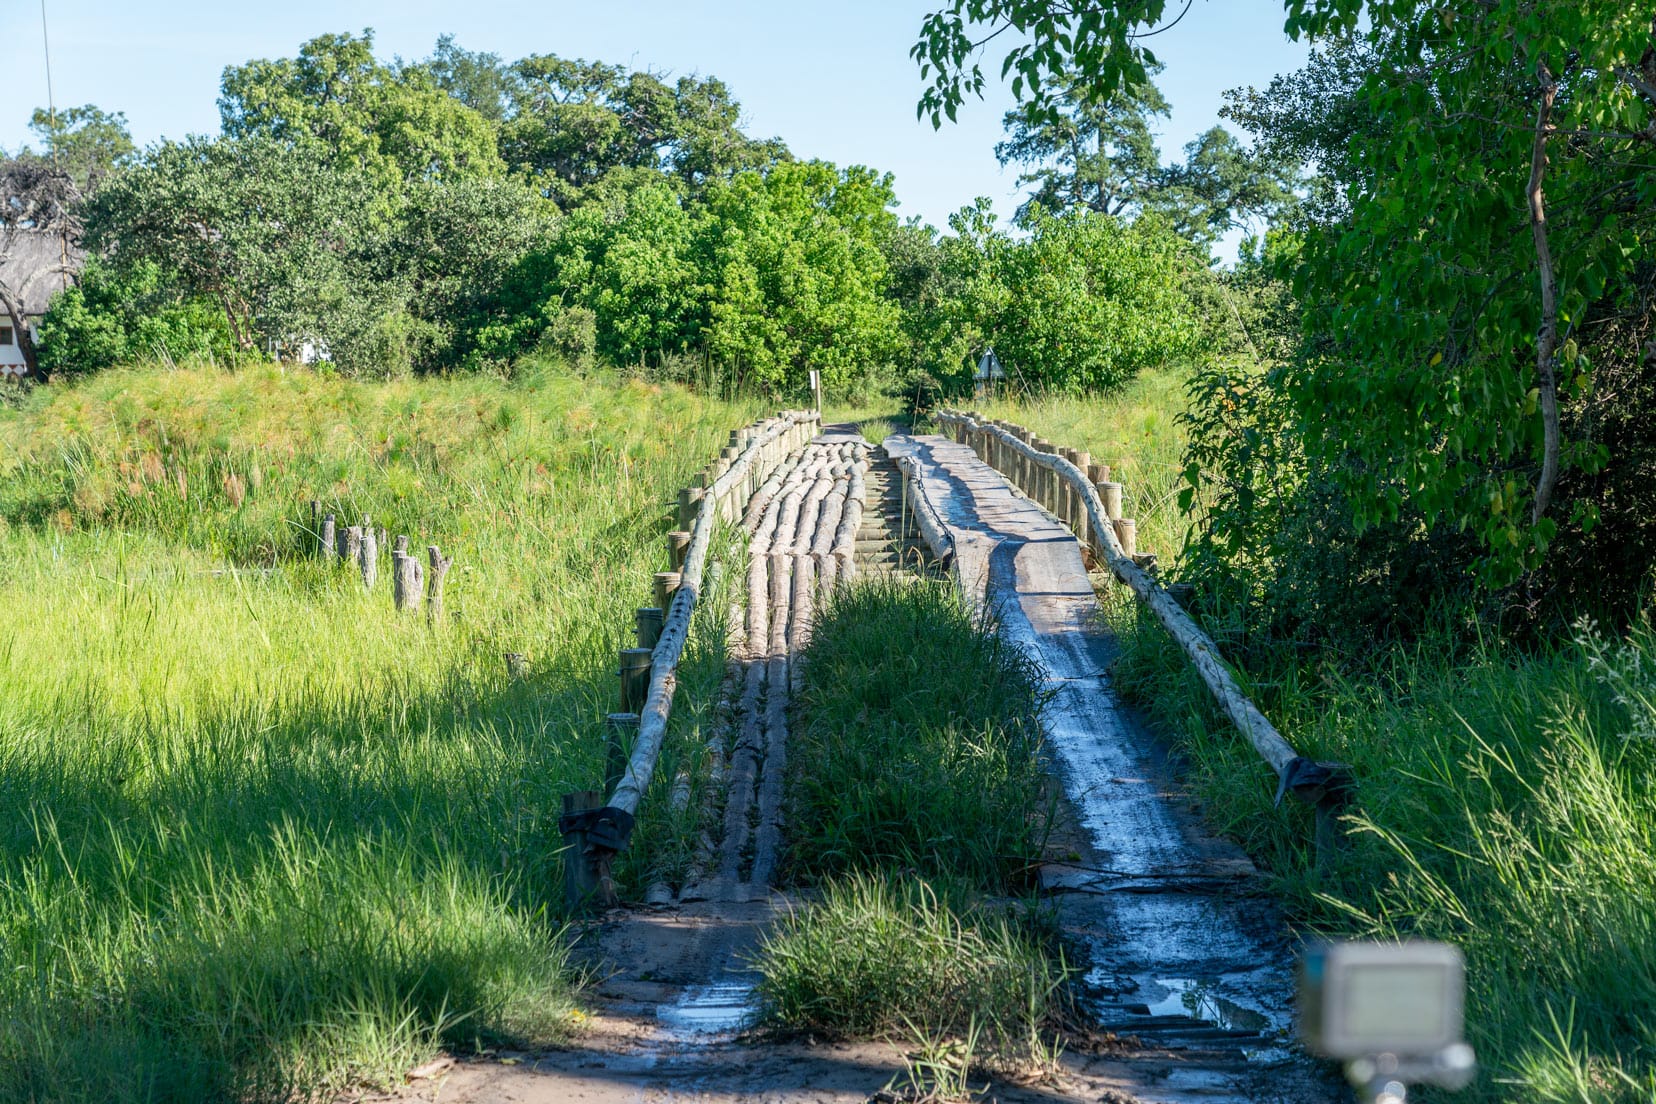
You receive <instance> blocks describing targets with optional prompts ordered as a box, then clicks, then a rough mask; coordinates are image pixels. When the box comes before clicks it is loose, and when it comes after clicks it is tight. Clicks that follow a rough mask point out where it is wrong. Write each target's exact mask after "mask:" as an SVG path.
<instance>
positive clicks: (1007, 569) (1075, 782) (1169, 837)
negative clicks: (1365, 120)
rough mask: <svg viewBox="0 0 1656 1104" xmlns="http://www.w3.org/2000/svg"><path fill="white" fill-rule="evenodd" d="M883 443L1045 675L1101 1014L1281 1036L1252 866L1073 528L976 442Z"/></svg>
mask: <svg viewBox="0 0 1656 1104" xmlns="http://www.w3.org/2000/svg"><path fill="white" fill-rule="evenodd" d="M885 449H886V451H887V452H888V453H889V454H891V455H892V456H893V457H894V458H896V459H897V460H898V462H899V463H902V464H905V466H906V468H907V470H908V472H909V476H910V479H911V481H913V482H915V483H916V484H917V486H915V487H914V488H913V491H914V492H915V493H917V494H920V495H923V496H925V498H926V499H927V500H928V501H929V503H930V504H931V506H932V507H934V508H935V510H936V513H937V515H938V517H939V519H940V520H941V523H942V526H943V528H944V530H945V536H946V538H947V539H948V540H949V541H950V542H951V543H952V545H953V556H954V559H953V568H952V570H953V571H954V573H955V575H956V581H957V583H958V584H959V586H960V588H961V590H962V591H963V592H964V593H965V594H966V596H967V597H968V598H969V599H970V600H971V601H973V602H974V603H976V604H979V605H980V606H981V607H982V608H983V609H985V610H986V611H987V612H988V613H989V614H990V615H991V616H993V617H994V618H995V619H996V620H997V622H998V624H999V626H1000V628H1001V631H1002V632H1003V633H1004V634H1006V635H1007V636H1009V637H1010V638H1012V639H1013V640H1015V641H1017V642H1018V643H1019V644H1021V645H1022V646H1023V647H1024V648H1025V649H1026V650H1027V651H1028V653H1029V654H1030V655H1031V656H1033V657H1034V658H1036V659H1037V660H1038V661H1039V662H1040V664H1041V666H1042V668H1043V671H1044V674H1045V676H1046V678H1047V680H1048V681H1047V685H1048V689H1049V690H1050V692H1051V693H1052V699H1051V702H1050V704H1049V705H1048V707H1047V709H1046V712H1045V714H1044V718H1043V720H1044V723H1043V727H1044V729H1045V731H1046V735H1047V739H1048V743H1049V748H1050V750H1051V752H1052V754H1053V758H1054V759H1055V760H1056V764H1057V766H1058V768H1059V771H1058V773H1059V775H1060V777H1061V780H1062V783H1063V787H1064V791H1065V795H1066V797H1067V798H1068V801H1069V805H1070V807H1071V808H1072V809H1073V810H1074V814H1075V816H1076V819H1077V820H1079V822H1080V827H1081V829H1082V831H1083V834H1084V836H1085V839H1086V843H1087V844H1088V845H1089V848H1090V851H1091V854H1090V855H1084V857H1083V858H1082V860H1080V861H1079V862H1077V863H1075V864H1074V865H1073V866H1063V865H1060V866H1054V867H1050V868H1049V871H1048V882H1049V887H1050V888H1052V889H1054V890H1056V891H1058V892H1060V893H1066V891H1067V893H1066V895H1067V896H1068V898H1069V899H1070V900H1071V901H1074V902H1079V903H1080V904H1081V905H1082V906H1083V908H1084V910H1090V911H1092V912H1093V913H1094V914H1095V916H1096V921H1095V922H1094V923H1091V924H1088V925H1086V926H1088V927H1092V928H1095V929H1096V930H1097V931H1098V932H1099V937H1098V938H1097V939H1096V940H1094V941H1093V944H1094V945H1093V947H1092V948H1091V950H1092V955H1093V963H1094V970H1093V971H1092V980H1093V981H1094V982H1095V983H1096V984H1097V985H1098V986H1099V987H1100V989H1101V990H1103V991H1104V993H1105V994H1106V996H1105V998H1104V1001H1105V1003H1104V1004H1103V1005H1102V1006H1101V1007H1100V1008H1099V1009H1098V1012H1099V1013H1100V1015H1101V1018H1102V1019H1103V1020H1104V1021H1105V1022H1107V1023H1111V1025H1112V1027H1113V1029H1115V1030H1119V1031H1121V1032H1122V1033H1124V1034H1125V1033H1129V1032H1136V1033H1139V1034H1144V1035H1147V1034H1148V1033H1149V1032H1150V1031H1152V1030H1153V1031H1155V1032H1159V1033H1162V1034H1161V1036H1160V1037H1169V1036H1172V1037H1178V1036H1180V1035H1181V1034H1183V1035H1185V1036H1187V1037H1188V1038H1190V1039H1191V1041H1193V1042H1194V1041H1195V1040H1198V1039H1201V1038H1205V1037H1208V1036H1207V1035H1205V1034H1204V1033H1205V1032H1211V1031H1212V1030H1214V1029H1215V1028H1219V1029H1229V1030H1237V1031H1238V1032H1239V1035H1245V1034H1246V1033H1247V1032H1248V1031H1249V1030H1254V1031H1259V1032H1261V1037H1260V1038H1258V1039H1256V1041H1255V1042H1254V1043H1252V1044H1251V1046H1252V1047H1255V1048H1257V1047H1260V1046H1261V1045H1268V1041H1269V1040H1271V1039H1272V1038H1279V1037H1280V1036H1281V1034H1282V1033H1283V1032H1284V1031H1285V1029H1286V1028H1287V1026H1288V1020H1289V1013H1290V1007H1289V999H1290V996H1291V986H1290V984H1289V980H1288V977H1287V972H1286V965H1287V961H1288V958H1287V955H1286V954H1285V953H1284V950H1283V948H1281V947H1279V946H1269V945H1267V944H1266V942H1265V941H1262V940H1261V939H1260V938H1257V937H1256V936H1255V934H1254V932H1256V931H1259V930H1261V925H1260V924H1259V923H1258V922H1257V921H1258V918H1257V917H1256V916H1252V915H1244V914H1243V911H1242V910H1244V909H1246V908H1247V907H1248V906H1247V904H1246V903H1245V902H1241V901H1239V900H1237V898H1238V897H1239V896H1241V895H1238V894H1235V893H1234V892H1227V891H1234V889H1235V888H1236V887H1237V885H1238V882H1239V881H1241V880H1244V879H1246V878H1248V876H1249V875H1250V874H1251V873H1252V865H1251V864H1250V863H1249V861H1248V859H1247V858H1246V856H1245V855H1243V854H1242V852H1241V851H1240V850H1238V849H1237V848H1235V847H1233V846H1231V845H1229V844H1226V843H1224V842H1222V841H1218V840H1216V839H1213V838H1211V837H1208V836H1206V835H1205V834H1204V833H1203V832H1202V831H1201V829H1200V825H1199V823H1198V822H1197V820H1196V818H1194V817H1192V816H1190V815H1188V814H1187V813H1185V812H1183V811H1181V810H1180V809H1179V808H1178V807H1177V805H1176V804H1175V802H1174V801H1172V800H1170V799H1169V796H1168V794H1167V785H1166V783H1165V776H1164V775H1163V772H1162V770H1161V768H1160V766H1159V763H1160V759H1161V756H1160V755H1159V754H1158V752H1157V749H1156V747H1155V746H1154V743H1153V741H1152V739H1151V738H1150V737H1149V735H1148V734H1147V733H1146V731H1145V729H1144V728H1143V726H1142V725H1141V724H1139V723H1138V722H1137V721H1136V720H1135V719H1134V717H1133V716H1132V715H1131V714H1130V713H1129V712H1128V711H1127V710H1125V709H1124V708H1123V706H1122V705H1121V704H1120V702H1119V700H1118V699H1117V696H1116V694H1115V692H1114V690H1113V689H1112V688H1111V685H1110V679H1109V674H1108V671H1107V668H1108V666H1109V663H1110V661H1111V659H1112V658H1113V654H1114V647H1115V645H1114V640H1113V637H1112V635H1111V633H1110V632H1109V630H1108V628H1107V627H1106V625H1105V624H1104V621H1103V616H1102V610H1101V609H1100V607H1099V603H1098V599H1097V597H1096V595H1095V592H1094V589H1093V583H1092V581H1091V580H1090V579H1089V577H1088V575H1087V571H1086V568H1085V566H1084V565H1083V561H1082V554H1081V548H1080V545H1079V544H1078V543H1077V541H1076V539H1075V537H1074V535H1073V534H1072V533H1071V532H1070V530H1069V529H1068V528H1066V527H1065V526H1063V525H1062V524H1061V523H1060V522H1059V521H1058V519H1057V518H1055V517H1053V516H1052V515H1051V514H1049V513H1048V512H1047V511H1046V510H1044V509H1042V508H1041V507H1040V506H1039V505H1037V504H1036V503H1035V502H1033V501H1031V500H1030V499H1029V498H1027V497H1025V496H1024V495H1023V494H1021V493H1020V492H1018V491H1017V490H1015V489H1013V488H1012V487H1011V486H1010V485H1009V484H1008V482H1007V481H1006V480H1005V479H1004V478H1003V477H1002V476H1001V475H1000V473H999V472H997V471H995V469H994V468H992V467H990V466H989V465H988V464H986V463H984V462H983V461H982V460H981V459H979V457H978V456H977V455H976V453H974V451H973V450H972V449H971V448H970V447H968V446H967V445H962V444H957V443H955V442H954V441H952V440H950V439H948V438H946V437H942V436H895V437H891V438H888V439H887V440H886V442H885ZM905 458H906V459H905ZM1198 990H1199V991H1200V995H1199V997H1191V998H1190V999H1188V1000H1187V999H1184V998H1186V997H1187V996H1189V995H1190V994H1192V993H1195V992H1197V991H1198ZM1168 1012H1172V1013H1174V1014H1175V1015H1174V1016H1173V1017H1172V1018H1171V1019H1169V1018H1168V1017H1167V1016H1166V1015H1165V1013H1168ZM1153 1013H1162V1014H1163V1015H1153ZM1192 1072H1197V1071H1196V1070H1194V1069H1193V1070H1192ZM1201 1072H1202V1074H1203V1075H1204V1076H1212V1075H1213V1074H1214V1073H1215V1072H1217V1071H1216V1070H1215V1069H1214V1067H1213V1066H1212V1065H1211V1064H1206V1065H1205V1068H1203V1069H1202V1070H1201ZM1190 1087H1191V1088H1195V1086H1190ZM1168 1088H1169V1089H1173V1088H1174V1086H1168ZM1210 1088H1211V1087H1210ZM1171 1095H1177V1093H1176V1092H1175V1093H1173V1094H1171Z"/></svg>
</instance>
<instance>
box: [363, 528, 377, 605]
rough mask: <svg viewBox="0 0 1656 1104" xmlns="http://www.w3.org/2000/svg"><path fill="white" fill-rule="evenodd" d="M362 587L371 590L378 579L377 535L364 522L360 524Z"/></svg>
mask: <svg viewBox="0 0 1656 1104" xmlns="http://www.w3.org/2000/svg"><path fill="white" fill-rule="evenodd" d="M358 562H359V563H360V564H361V565H362V589H364V590H373V589H374V583H375V582H376V581H377V580H378V579H379V537H378V536H377V535H376V534H375V533H374V527H373V526H372V525H368V524H366V519H364V524H363V526H362V549H361V558H360V560H359V561H358Z"/></svg>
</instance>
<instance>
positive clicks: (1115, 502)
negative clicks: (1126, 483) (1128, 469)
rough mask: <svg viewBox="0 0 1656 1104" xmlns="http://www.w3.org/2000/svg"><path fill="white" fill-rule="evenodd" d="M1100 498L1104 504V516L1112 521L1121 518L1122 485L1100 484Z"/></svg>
mask: <svg viewBox="0 0 1656 1104" xmlns="http://www.w3.org/2000/svg"><path fill="white" fill-rule="evenodd" d="M1098 497H1099V499H1100V500H1101V501H1102V502H1103V503H1104V516H1105V517H1107V518H1109V519H1110V520H1111V521H1115V520H1117V519H1118V518H1120V517H1121V484H1120V483H1100V484H1099V485H1098Z"/></svg>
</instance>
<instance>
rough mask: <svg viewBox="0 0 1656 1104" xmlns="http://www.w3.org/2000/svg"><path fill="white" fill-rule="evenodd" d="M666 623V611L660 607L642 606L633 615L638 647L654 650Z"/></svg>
mask: <svg viewBox="0 0 1656 1104" xmlns="http://www.w3.org/2000/svg"><path fill="white" fill-rule="evenodd" d="M666 622H667V611H666V610H664V609H663V608H662V607H660V606H642V607H640V608H639V609H638V610H637V611H636V612H635V613H634V614H633V623H634V624H635V625H636V626H637V634H638V646H639V647H640V648H652V649H653V648H654V647H655V646H656V642H657V641H659V640H660V639H661V630H662V628H663V627H664V626H665V624H666Z"/></svg>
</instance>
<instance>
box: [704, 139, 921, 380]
mask: <svg viewBox="0 0 1656 1104" xmlns="http://www.w3.org/2000/svg"><path fill="white" fill-rule="evenodd" d="M893 202H894V197H893V196H892V192H891V177H890V176H881V175H878V174H876V173H874V172H873V171H872V170H869V169H866V168H862V167H852V168H849V169H837V168H835V167H834V166H833V165H831V164H828V163H826V162H821V161H812V162H805V163H799V162H784V163H781V164H778V165H775V166H773V167H772V168H771V169H770V171H768V172H765V173H758V172H752V171H749V172H742V173H738V174H736V176H735V177H734V178H732V179H731V180H730V181H729V182H728V183H722V182H720V183H715V184H714V185H713V186H712V187H710V188H709V190H708V193H707V197H706V202H705V205H704V207H703V208H702V209H701V213H700V218H699V227H698V234H697V238H698V241H697V244H696V251H697V258H698V268H699V270H700V272H701V280H702V282H703V284H704V285H705V286H706V287H707V288H708V289H709V295H710V304H709V309H708V315H709V318H708V329H707V335H706V336H707V343H708V348H709V350H710V351H711V352H712V354H713V355H714V356H715V357H716V358H718V359H719V360H721V361H723V362H724V363H726V364H729V365H731V366H732V367H733V368H734V369H735V370H736V372H737V374H738V376H739V377H740V378H743V379H747V380H750V381H752V382H754V383H757V384H759V385H761V386H763V387H767V388H770V389H772V390H776V389H781V388H784V387H799V386H802V385H803V383H804V381H805V378H806V375H807V373H808V372H809V371H810V370H811V369H813V368H814V369H818V370H819V371H821V373H822V380H823V385H824V387H827V388H840V389H846V388H850V387H854V386H856V385H858V384H859V383H860V382H861V381H862V380H863V379H864V378H865V377H866V376H867V375H868V374H869V373H870V372H872V371H877V370H878V369H880V368H883V367H886V366H888V365H890V364H891V363H892V362H893V361H895V359H896V358H897V355H898V353H899V351H900V349H901V346H902V335H901V330H900V328H899V317H898V311H897V306H896V304H895V303H893V302H892V301H891V300H890V299H889V298H887V296H886V294H885V282H886V263H885V256H884V254H883V253H882V252H881V248H880V243H881V241H882V240H884V239H885V237H886V236H887V235H888V234H889V233H890V232H891V230H892V228H893V227H894V226H895V225H896V222H897V219H896V216H895V215H893V214H892V213H891V209H890V208H891V206H892V204H893Z"/></svg>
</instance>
